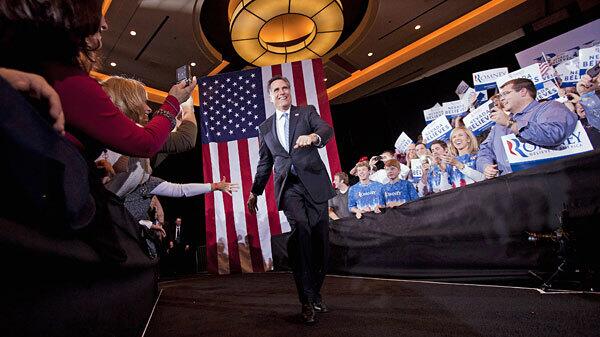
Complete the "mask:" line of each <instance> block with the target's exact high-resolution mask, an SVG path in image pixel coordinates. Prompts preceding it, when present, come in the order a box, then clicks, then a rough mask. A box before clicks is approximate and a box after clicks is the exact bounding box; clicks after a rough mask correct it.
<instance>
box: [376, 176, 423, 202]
mask: <svg viewBox="0 0 600 337" xmlns="http://www.w3.org/2000/svg"><path fill="white" fill-rule="evenodd" d="M383 195H384V196H385V204H386V206H388V207H389V206H398V205H401V204H403V203H405V202H408V201H412V200H416V199H418V198H419V194H418V193H417V190H416V189H415V187H414V186H413V184H411V183H410V182H408V181H406V180H402V179H400V180H398V181H397V182H395V183H392V182H390V183H387V184H385V185H383Z"/></svg>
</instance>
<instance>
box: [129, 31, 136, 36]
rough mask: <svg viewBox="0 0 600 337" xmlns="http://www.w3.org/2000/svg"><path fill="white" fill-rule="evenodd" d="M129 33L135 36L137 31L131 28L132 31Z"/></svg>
mask: <svg viewBox="0 0 600 337" xmlns="http://www.w3.org/2000/svg"><path fill="white" fill-rule="evenodd" d="M129 35H131V36H136V35H137V33H136V32H135V30H132V31H130V32H129Z"/></svg>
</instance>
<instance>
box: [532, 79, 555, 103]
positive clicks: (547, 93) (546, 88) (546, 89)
mask: <svg viewBox="0 0 600 337" xmlns="http://www.w3.org/2000/svg"><path fill="white" fill-rule="evenodd" d="M556 98H558V87H557V86H556V84H554V82H552V81H547V82H544V83H542V87H541V88H539V89H538V90H537V96H536V97H535V99H536V100H538V101H539V100H542V99H556Z"/></svg>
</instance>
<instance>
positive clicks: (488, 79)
mask: <svg viewBox="0 0 600 337" xmlns="http://www.w3.org/2000/svg"><path fill="white" fill-rule="evenodd" d="M507 74H508V68H506V67H504V68H494V69H488V70H483V71H478V72H476V73H473V86H475V90H477V91H483V90H487V89H494V88H496V80H497V79H499V78H501V77H502V76H505V75H507Z"/></svg>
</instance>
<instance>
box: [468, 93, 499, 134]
mask: <svg viewBox="0 0 600 337" xmlns="http://www.w3.org/2000/svg"><path fill="white" fill-rule="evenodd" d="M491 102H492V101H487V102H485V103H483V104H482V105H480V106H479V107H478V108H477V109H475V110H473V111H471V113H469V114H468V115H466V116H465V118H463V123H465V126H466V127H467V129H469V130H471V131H472V132H473V134H474V135H476V136H477V135H479V134H481V133H482V132H483V131H485V130H487V129H489V128H491V127H492V126H494V124H495V123H494V121H492V120H491V119H490V111H491V110H490V108H489V106H490V103H491Z"/></svg>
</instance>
